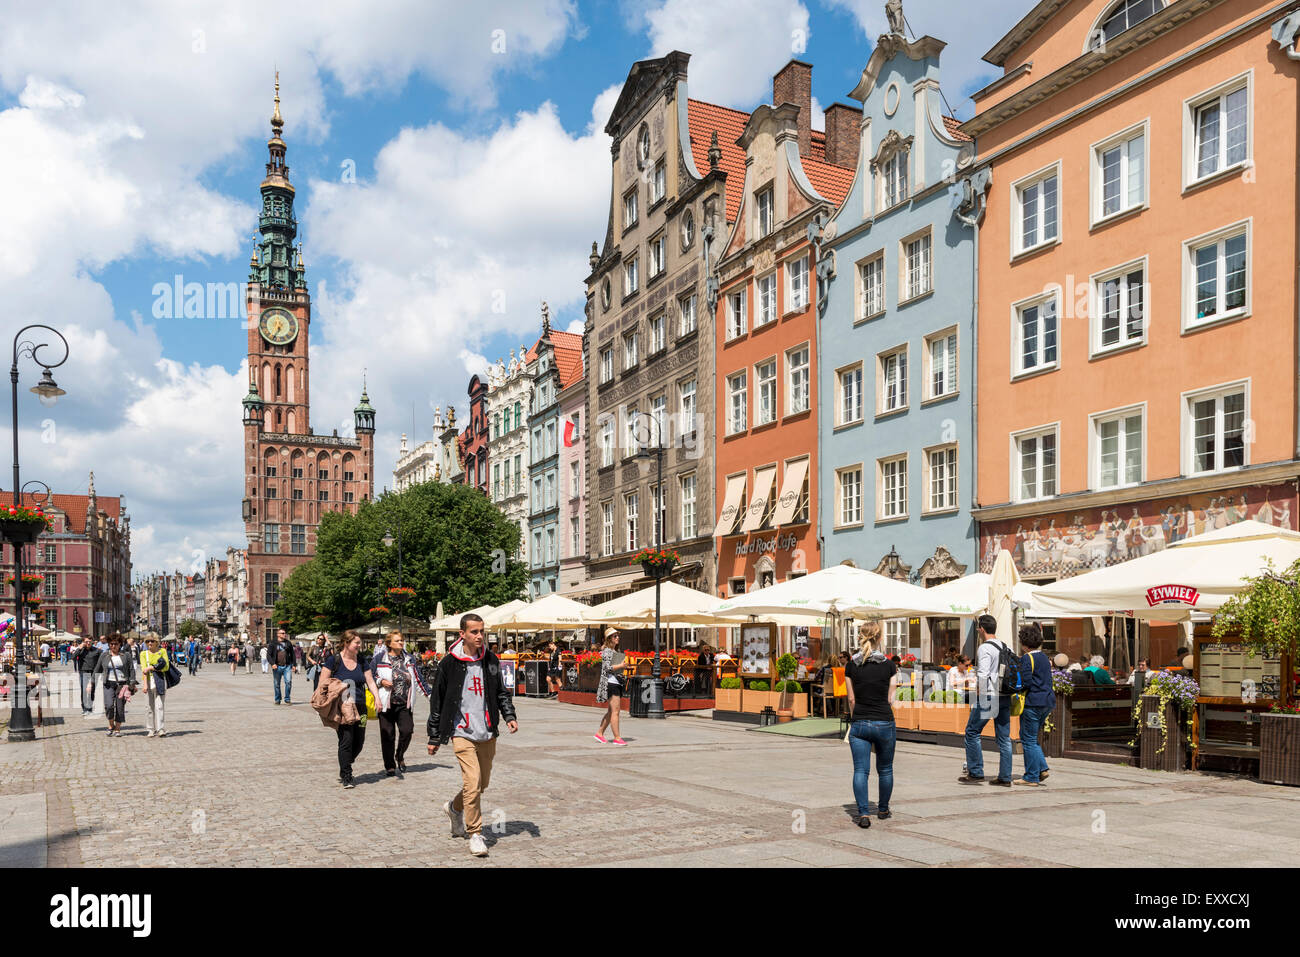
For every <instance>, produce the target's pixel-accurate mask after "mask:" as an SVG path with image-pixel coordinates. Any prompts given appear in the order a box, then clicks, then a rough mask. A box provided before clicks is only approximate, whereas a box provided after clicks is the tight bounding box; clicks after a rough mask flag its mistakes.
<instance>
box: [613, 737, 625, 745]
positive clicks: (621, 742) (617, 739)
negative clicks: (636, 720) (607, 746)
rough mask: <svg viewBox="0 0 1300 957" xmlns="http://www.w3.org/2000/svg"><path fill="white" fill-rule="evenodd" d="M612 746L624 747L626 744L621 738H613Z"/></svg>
mask: <svg viewBox="0 0 1300 957" xmlns="http://www.w3.org/2000/svg"><path fill="white" fill-rule="evenodd" d="M614 744H621V745H623V746H624V747H626V746H627V742H626V741H624V740H623V739H622V738H615V739H614Z"/></svg>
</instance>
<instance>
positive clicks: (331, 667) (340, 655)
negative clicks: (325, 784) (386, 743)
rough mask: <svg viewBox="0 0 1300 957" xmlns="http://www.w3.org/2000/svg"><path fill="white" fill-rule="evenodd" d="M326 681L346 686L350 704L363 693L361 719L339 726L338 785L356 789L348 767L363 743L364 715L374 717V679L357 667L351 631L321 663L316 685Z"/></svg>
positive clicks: (357, 652)
mask: <svg viewBox="0 0 1300 957" xmlns="http://www.w3.org/2000/svg"><path fill="white" fill-rule="evenodd" d="M330 678H338V679H339V680H340V681H342V682H343V684H344V685H345V686H346V687H347V690H346V691H345V692H344V695H345V696H346V698H347V699H348V700H350V701H352V702H353V703H354V704H355V703H359V702H360V701H361V700H362V698H361V693H360V692H359V691H358V689H363V690H364V692H365V702H366V709H365V710H364V711H361V709H358V711H360V714H361V717H360V719H359V720H358V721H357V722H356V723H355V724H340V725H339V726H338V736H339V783H340V784H342V785H343V787H344V788H352V787H356V784H355V783H354V782H353V780H352V765H353V763H354V762H355V761H356V760H357V756H358V755H359V754H361V749H362V748H363V747H365V744H366V715H367V713H369V714H374V711H373V708H374V698H375V694H376V691H377V690H378V689H376V688H375V679H374V676H373V675H372V674H371V673H370V672H369V671H367V670H366V669H365V668H363V667H362V665H361V636H360V635H358V634H357V633H356V632H355V631H350V630H349V631H345V632H344V633H343V638H342V640H341V641H340V642H339V644H338V650H337V652H336V653H335V654H334V655H331V656H330V657H329V658H327V659H326V661H325V666H324V669H323V670H322V671H321V676H320V684H321V687H325V686H327V685H328V684H329V680H330Z"/></svg>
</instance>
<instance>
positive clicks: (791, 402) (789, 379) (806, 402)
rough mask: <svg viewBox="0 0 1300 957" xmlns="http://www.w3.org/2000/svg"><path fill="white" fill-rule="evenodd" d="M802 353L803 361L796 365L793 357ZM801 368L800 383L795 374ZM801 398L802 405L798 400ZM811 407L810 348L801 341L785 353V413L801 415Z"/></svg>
mask: <svg viewBox="0 0 1300 957" xmlns="http://www.w3.org/2000/svg"><path fill="white" fill-rule="evenodd" d="M801 352H802V353H804V354H805V355H804V360H803V363H802V364H800V365H796V364H795V362H794V357H795V356H796V355H798V354H799V353H801ZM800 370H802V373H803V375H802V384H800V382H799V381H798V380H797V379H796V376H797V375H798V374H799V372H800ZM801 400H802V407H801V406H800V402H801ZM811 408H812V348H811V346H810V344H809V343H807V342H802V343H800V344H799V345H797V346H795V347H794V348H793V349H787V350H786V353H785V414H786V415H803V413H805V412H807V411H808V410H809V409H811Z"/></svg>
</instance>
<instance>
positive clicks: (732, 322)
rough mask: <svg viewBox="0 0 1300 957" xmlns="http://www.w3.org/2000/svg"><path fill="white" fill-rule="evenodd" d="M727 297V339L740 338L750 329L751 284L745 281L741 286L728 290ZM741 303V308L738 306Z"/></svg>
mask: <svg viewBox="0 0 1300 957" xmlns="http://www.w3.org/2000/svg"><path fill="white" fill-rule="evenodd" d="M726 297H727V306H726V309H727V341H728V342H730V341H731V340H732V339H739V338H740V337H741V336H743V335H745V333H747V332H748V331H749V325H748V317H747V315H746V313H747V312H748V309H749V284H748V283H744V284H742V285H741V286H740V287H739V288H736V289H731V290H728V292H727V293H726ZM737 304H739V306H740V308H739V309H737V308H736V306H737Z"/></svg>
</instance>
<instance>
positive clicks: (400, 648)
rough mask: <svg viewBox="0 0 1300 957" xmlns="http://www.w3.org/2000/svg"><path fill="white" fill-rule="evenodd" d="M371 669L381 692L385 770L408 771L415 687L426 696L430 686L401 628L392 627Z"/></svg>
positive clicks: (378, 701)
mask: <svg viewBox="0 0 1300 957" xmlns="http://www.w3.org/2000/svg"><path fill="white" fill-rule="evenodd" d="M370 672H371V674H372V675H373V677H374V681H375V684H376V685H378V687H379V693H378V694H377V695H376V696H375V710H376V711H377V712H378V714H379V751H380V754H382V755H383V758H384V773H385V774H387V775H388V776H389V777H390V778H391V777H399V778H400V777H402V776H403V775H404V774H406V747H407V745H409V744H410V743H411V732H412V731H413V729H414V720H413V713H412V708H413V707H414V705H415V689H416V688H419V689H420V691H421V692H423V694H424V696H425V697H426V698H427V697H428V696H429V686H428V684H426V683H425V680H424V678H423V677H422V676H421V675H420V668H419V663H418V662H417V661H416V660H415V656H414V655H412V654H411V653H410V652H409V651H407V650H406V642H405V640H404V639H403V638H402V633H401V632H400V631H390V632H389V633H388V636H387V637H386V638H385V639H384V647H382V648H379V649H378V650H376V652H375V656H374V657H373V658H371V659H370Z"/></svg>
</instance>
